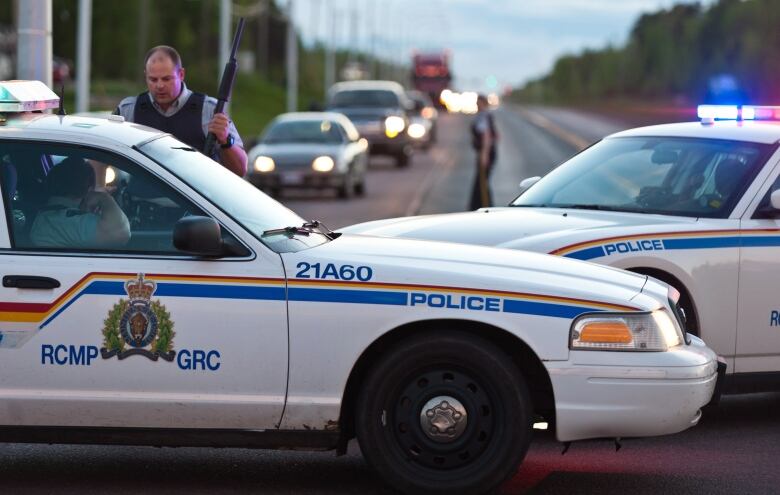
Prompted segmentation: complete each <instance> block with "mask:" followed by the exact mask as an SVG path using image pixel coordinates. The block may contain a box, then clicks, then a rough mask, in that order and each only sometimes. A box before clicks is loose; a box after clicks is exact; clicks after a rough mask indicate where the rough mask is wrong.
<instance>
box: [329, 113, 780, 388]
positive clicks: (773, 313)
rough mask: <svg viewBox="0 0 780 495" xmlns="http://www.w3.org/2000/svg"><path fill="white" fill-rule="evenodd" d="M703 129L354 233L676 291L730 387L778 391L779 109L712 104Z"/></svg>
mask: <svg viewBox="0 0 780 495" xmlns="http://www.w3.org/2000/svg"><path fill="white" fill-rule="evenodd" d="M698 111H699V116H700V118H701V122H690V123H679V124H664V125H656V126H650V127H642V128H638V129H630V130H626V131H623V132H619V133H616V134H614V135H611V136H608V137H607V138H605V139H604V140H602V141H601V142H599V143H596V144H595V145H593V146H591V147H590V148H588V149H586V150H584V151H582V152H581V153H580V154H578V155H576V156H575V157H573V158H572V159H570V160H569V161H567V162H565V163H563V164H562V165H560V166H559V167H558V168H556V169H554V170H553V171H551V172H550V173H549V174H547V175H546V176H545V177H543V178H541V179H540V178H539V177H535V178H531V179H526V181H524V183H522V184H521V187H523V186H524V187H528V186H529V184H532V185H531V186H530V188H527V189H526V190H525V191H524V192H522V193H521V194H520V196H519V197H517V198H516V199H515V200H514V201H513V202H512V203H511V204H510V205H508V206H506V207H498V208H490V209H489V210H488V209H483V210H480V211H479V212H468V213H457V214H448V215H430V216H421V217H414V218H408V217H407V218H400V219H388V220H380V221H376V222H369V223H366V224H362V225H357V226H353V227H349V228H346V229H344V231H347V232H354V233H365V234H372V235H382V236H403V237H411V238H417V239H429V240H440V241H454V242H463V243H471V244H481V245H489V246H499V247H504V248H512V249H520V250H527V251H537V252H543V253H549V254H554V255H558V256H563V257H567V258H575V259H581V260H587V261H592V262H596V263H603V264H606V265H610V266H614V267H618V268H623V269H628V270H631V271H634V272H637V273H644V274H647V275H650V276H653V277H655V278H657V279H660V280H663V281H665V282H667V283H669V284H670V285H672V286H674V287H676V288H677V289H679V291H680V293H681V296H680V306H681V309H682V310H683V312H684V313H685V319H686V325H687V328H688V330H689V331H691V332H693V333H695V334H697V335H699V336H701V337H702V338H703V339H704V340H705V341H706V342H707V344H708V345H710V346H712V348H713V349H715V351H716V352H717V353H718V354H719V355H721V356H723V357H724V358H725V359H726V362H727V363H728V369H729V373H730V375H729V377H728V379H727V380H726V384H727V390H733V391H752V390H757V389H780V302H778V297H777V294H778V280H780V264H778V262H777V259H778V248H779V247H780V147H779V145H780V125H778V121H779V120H780V107H767V106H747V105H746V106H743V107H737V106H712V105H702V106H700V107H699V109H698Z"/></svg>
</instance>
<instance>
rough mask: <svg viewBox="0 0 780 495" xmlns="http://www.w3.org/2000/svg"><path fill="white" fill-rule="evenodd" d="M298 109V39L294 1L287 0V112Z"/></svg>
mask: <svg viewBox="0 0 780 495" xmlns="http://www.w3.org/2000/svg"><path fill="white" fill-rule="evenodd" d="M297 109H298V38H297V36H296V35H295V23H294V22H293V0H287V111H288V112H294V111H295V110H297Z"/></svg>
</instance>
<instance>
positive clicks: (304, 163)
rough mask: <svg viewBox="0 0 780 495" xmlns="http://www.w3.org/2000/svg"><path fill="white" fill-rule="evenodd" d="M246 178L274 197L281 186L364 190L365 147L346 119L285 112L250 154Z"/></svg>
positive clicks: (342, 191) (341, 193)
mask: <svg viewBox="0 0 780 495" xmlns="http://www.w3.org/2000/svg"><path fill="white" fill-rule="evenodd" d="M249 163H250V167H249V173H248V174H247V179H248V180H249V182H251V183H252V184H254V185H255V186H257V187H259V188H262V189H264V190H266V191H268V192H269V193H271V194H272V195H278V194H279V192H281V190H282V189H285V188H316V189H323V188H335V189H336V191H337V193H338V195H339V197H341V198H349V197H351V196H352V195H353V194H358V195H363V194H364V192H365V174H366V168H367V166H368V144H367V143H366V140H365V139H362V138H361V137H360V134H358V131H357V129H356V128H355V126H354V125H353V124H352V122H350V120H349V119H348V118H347V117H346V116H344V115H342V114H340V113H333V112H304V113H286V114H282V115H280V116H278V117H276V118H275V119H274V120H273V121H272V122H271V123H270V124H269V125H268V127H267V128H266V130H265V132H264V133H263V136H262V138H261V140H260V143H259V144H257V145H256V146H255V147H253V148H252V149H251V150H249Z"/></svg>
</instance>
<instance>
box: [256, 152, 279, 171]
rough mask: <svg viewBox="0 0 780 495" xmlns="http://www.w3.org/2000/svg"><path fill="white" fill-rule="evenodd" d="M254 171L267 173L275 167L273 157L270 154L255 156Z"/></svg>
mask: <svg viewBox="0 0 780 495" xmlns="http://www.w3.org/2000/svg"><path fill="white" fill-rule="evenodd" d="M254 167H255V172H260V173H267V172H272V171H273V170H274V169H275V168H276V164H275V163H274V159H273V158H271V157H270V156H262V155H261V156H258V157H257V158H255V163H254Z"/></svg>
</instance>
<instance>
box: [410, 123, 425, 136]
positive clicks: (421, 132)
mask: <svg viewBox="0 0 780 495" xmlns="http://www.w3.org/2000/svg"><path fill="white" fill-rule="evenodd" d="M406 132H407V134H409V137H410V138H412V139H421V138H423V137H424V136H425V126H424V125H422V124H418V123H417V122H415V123H414V124H411V125H410V126H409V129H408V130H407V131H406Z"/></svg>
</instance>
